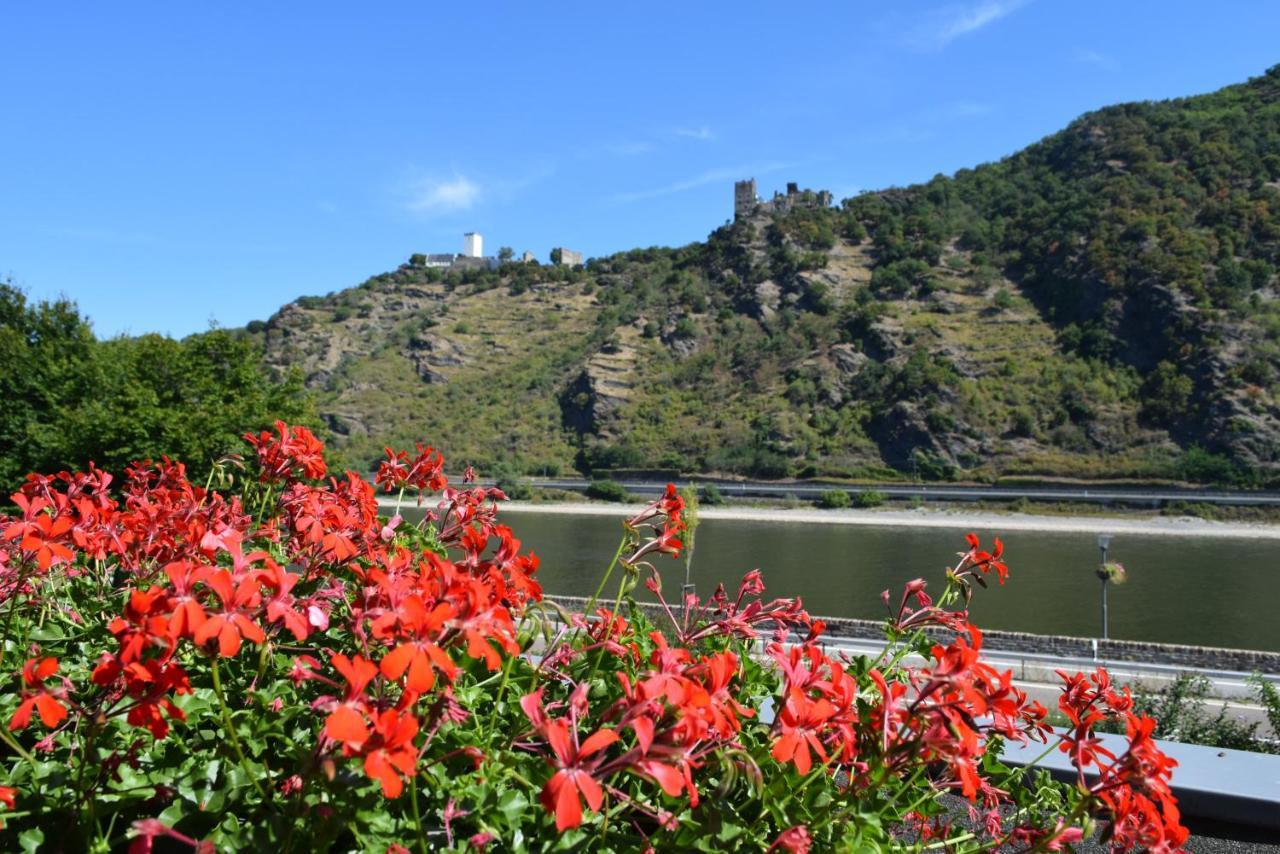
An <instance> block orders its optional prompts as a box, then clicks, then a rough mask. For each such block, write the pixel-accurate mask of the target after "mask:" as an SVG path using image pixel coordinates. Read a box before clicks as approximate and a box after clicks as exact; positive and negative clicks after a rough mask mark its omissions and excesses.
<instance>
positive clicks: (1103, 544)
mask: <svg viewBox="0 0 1280 854" xmlns="http://www.w3.org/2000/svg"><path fill="white" fill-rule="evenodd" d="M1109 545H1111V535H1110V534H1099V535H1098V551H1100V552H1102V563H1101V564H1100V565H1099V566H1098V578H1100V579H1102V639H1103V640H1107V637H1108V628H1109V626H1108V622H1107V582H1108V581H1110V580H1111V573H1110V572H1108V571H1107V546H1109Z"/></svg>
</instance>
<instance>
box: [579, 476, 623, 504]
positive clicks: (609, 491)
mask: <svg viewBox="0 0 1280 854" xmlns="http://www.w3.org/2000/svg"><path fill="white" fill-rule="evenodd" d="M587 497H588V498H596V499H599V500H600V501H618V502H627V501H630V500H631V499H632V496H631V493H630V492H628V491H627V488H626V487H625V486H623V485H622V484H620V483H618V482H617V481H616V480H593V481H591V483H589V484H587Z"/></svg>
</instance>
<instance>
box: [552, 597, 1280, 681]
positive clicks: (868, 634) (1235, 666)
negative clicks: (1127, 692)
mask: <svg viewBox="0 0 1280 854" xmlns="http://www.w3.org/2000/svg"><path fill="white" fill-rule="evenodd" d="M547 598H548V599H552V600H554V601H555V602H557V603H559V604H560V605H562V606H564V607H566V608H570V609H580V608H582V606H584V605H585V604H586V603H587V600H586V598H585V597H582V596H548V597H547ZM604 604H606V605H607V604H608V603H604ZM642 607H644V609H645V611H646V612H648V613H649V614H650V616H657V615H659V614H660V613H661V611H660V609H659V608H658V606H657V605H648V604H642ZM821 619H822V620H823V621H824V622H826V624H827V632H828V634H830V635H832V636H834V637H844V638H860V639H864V640H883V639H884V623H883V622H882V621H879V620H854V619H848V618H845V617H822V618H821ZM982 639H983V644H984V646H986V647H987V648H989V649H992V650H997V651H1000V652H1023V653H1029V654H1033V655H1056V656H1062V657H1064V658H1093V657H1094V643H1095V641H1094V640H1093V639H1092V638H1077V637H1068V636H1065V635H1035V634H1030V633H1028V632H1009V631H1000V630H997V629H993V630H990V631H986V630H984V631H983V633H982ZM1096 643H1097V656H1098V658H1099V659H1102V660H1105V661H1130V662H1136V663H1143V664H1165V665H1169V666H1172V667H1194V668H1198V669H1203V670H1234V671H1239V672H1242V673H1253V672H1255V671H1257V672H1260V673H1264V674H1267V675H1271V676H1275V675H1280V653H1278V652H1264V651H1260V650H1250V649H1223V648H1219V647H1211V646H1189V645H1186V644H1172V643H1151V642H1147V641H1129V640H1105V641H1104V640H1099V641H1096Z"/></svg>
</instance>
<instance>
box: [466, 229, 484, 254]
mask: <svg viewBox="0 0 1280 854" xmlns="http://www.w3.org/2000/svg"><path fill="white" fill-rule="evenodd" d="M462 254H463V255H466V256H467V257H468V258H483V257H484V237H482V236H481V235H480V234H479V233H478V232H475V231H468V232H467V233H466V234H464V235H462Z"/></svg>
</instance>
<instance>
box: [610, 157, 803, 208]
mask: <svg viewBox="0 0 1280 854" xmlns="http://www.w3.org/2000/svg"><path fill="white" fill-rule="evenodd" d="M792 165H794V164H791V163H778V162H769V163H756V164H754V165H750V166H734V167H728V168H722V169H708V170H707V171H706V172H702V173H701V174H698V175H694V176H693V177H692V178H685V179H684V180H682V181H675V182H673V183H670V184H663V185H662V186H660V187H652V188H650V189H647V190H634V191H632V192H628V193H618V194H617V195H615V196H614V197H613V200H614V201H615V202H623V203H627V202H639V201H643V200H645V199H656V198H659V197H661V196H671V195H674V194H676V193H683V192H685V191H687V190H694V189H697V188H698V187H705V186H706V185H707V184H718V183H720V182H722V181H723V182H729V181H738V180H741V179H743V178H748V177H751V176H754V175H767V174H768V173H770V172H777V171H778V170H779V169H788V168H790V167H791V166H792Z"/></svg>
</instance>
